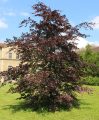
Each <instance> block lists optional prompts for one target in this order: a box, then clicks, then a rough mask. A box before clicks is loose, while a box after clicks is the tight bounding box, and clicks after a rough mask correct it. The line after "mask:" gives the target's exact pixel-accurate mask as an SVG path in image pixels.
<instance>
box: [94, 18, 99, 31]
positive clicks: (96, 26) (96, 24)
mask: <svg viewBox="0 0 99 120" xmlns="http://www.w3.org/2000/svg"><path fill="white" fill-rule="evenodd" d="M92 22H93V23H95V25H94V27H93V28H95V29H99V16H96V17H95V18H94V19H93V20H92Z"/></svg>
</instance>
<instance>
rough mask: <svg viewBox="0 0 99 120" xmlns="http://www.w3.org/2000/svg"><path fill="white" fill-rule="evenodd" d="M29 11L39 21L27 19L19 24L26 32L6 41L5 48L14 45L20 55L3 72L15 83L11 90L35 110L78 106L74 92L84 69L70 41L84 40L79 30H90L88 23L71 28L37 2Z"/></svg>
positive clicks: (66, 22)
mask: <svg viewBox="0 0 99 120" xmlns="http://www.w3.org/2000/svg"><path fill="white" fill-rule="evenodd" d="M33 9H34V13H33V14H34V15H35V16H37V17H40V19H38V20H39V21H34V20H33V19H31V18H28V20H24V21H22V23H21V26H23V25H25V26H27V25H29V28H30V29H29V32H28V33H25V34H22V36H21V37H20V38H14V39H13V40H7V43H8V45H10V46H17V49H16V50H17V54H20V55H21V58H20V60H21V63H20V65H19V67H17V68H11V69H9V70H8V72H7V75H8V76H10V77H14V78H16V80H17V81H18V82H17V85H16V87H15V88H14V87H13V89H12V91H13V92H18V93H20V95H21V98H23V99H25V100H26V101H27V102H29V103H31V105H33V107H34V106H36V108H42V107H46V108H47V109H49V110H56V109H59V108H61V107H65V108H67V107H68V108H70V107H72V106H73V105H74V104H75V103H78V100H77V98H76V92H75V91H77V90H81V89H79V88H80V86H81V83H80V77H81V76H82V75H83V67H84V64H83V62H82V60H81V59H80V57H79V55H78V54H77V53H76V52H75V50H76V49H77V47H76V44H75V43H74V41H75V40H76V39H77V37H78V36H79V37H86V35H85V34H82V33H80V32H79V29H80V28H81V27H85V28H87V27H89V28H91V27H90V25H91V24H90V23H86V22H85V23H81V24H79V25H77V26H75V27H73V26H72V25H71V24H70V23H69V21H68V19H67V18H66V17H65V16H64V15H61V14H60V12H59V11H58V10H51V8H49V7H47V6H46V5H45V4H43V3H41V2H40V3H38V4H35V5H34V6H33Z"/></svg>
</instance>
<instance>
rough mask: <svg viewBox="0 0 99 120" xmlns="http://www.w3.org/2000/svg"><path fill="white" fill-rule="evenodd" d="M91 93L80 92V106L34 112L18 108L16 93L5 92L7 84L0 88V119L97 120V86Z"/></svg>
mask: <svg viewBox="0 0 99 120" xmlns="http://www.w3.org/2000/svg"><path fill="white" fill-rule="evenodd" d="M92 88H94V92H93V94H87V93H86V94H80V95H79V99H80V100H81V106H80V108H79V109H77V108H73V109H72V110H71V111H60V112H55V113H51V112H49V113H48V112H42V113H39V112H34V111H32V110H31V109H24V108H22V109H21V108H20V106H19V105H20V104H19V103H20V102H21V100H17V99H16V98H17V97H18V96H19V95H18V94H11V93H7V90H8V89H9V86H8V85H7V86H4V87H1V88H0V120H99V87H98V86H95V87H94V86H93V87H92Z"/></svg>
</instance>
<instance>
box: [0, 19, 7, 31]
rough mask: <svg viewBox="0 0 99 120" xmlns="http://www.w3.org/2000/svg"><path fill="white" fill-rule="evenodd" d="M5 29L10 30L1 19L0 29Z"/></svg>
mask: <svg viewBox="0 0 99 120" xmlns="http://www.w3.org/2000/svg"><path fill="white" fill-rule="evenodd" d="M4 28H8V25H7V23H6V22H5V21H4V20H2V19H0V29H4Z"/></svg>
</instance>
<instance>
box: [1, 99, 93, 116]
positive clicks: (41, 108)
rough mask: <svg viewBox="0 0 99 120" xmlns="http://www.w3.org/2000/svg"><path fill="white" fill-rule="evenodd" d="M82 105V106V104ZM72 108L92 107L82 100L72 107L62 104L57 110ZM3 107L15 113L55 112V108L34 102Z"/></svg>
mask: <svg viewBox="0 0 99 120" xmlns="http://www.w3.org/2000/svg"><path fill="white" fill-rule="evenodd" d="M80 105H81V106H80ZM72 108H76V109H88V110H89V109H91V107H90V104H89V103H87V102H85V101H83V100H80V102H79V103H77V104H76V103H75V105H74V106H73V107H71V108H68V107H67V108H66V107H64V106H61V107H60V108H58V109H56V111H70V110H71V109H72ZM3 109H9V110H11V111H12V112H13V113H16V112H19V111H32V112H37V113H42V114H43V113H49V112H55V111H54V110H49V109H48V108H47V107H45V106H40V105H37V106H34V105H32V104H29V103H26V102H20V103H18V104H14V105H6V106H4V108H3Z"/></svg>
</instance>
